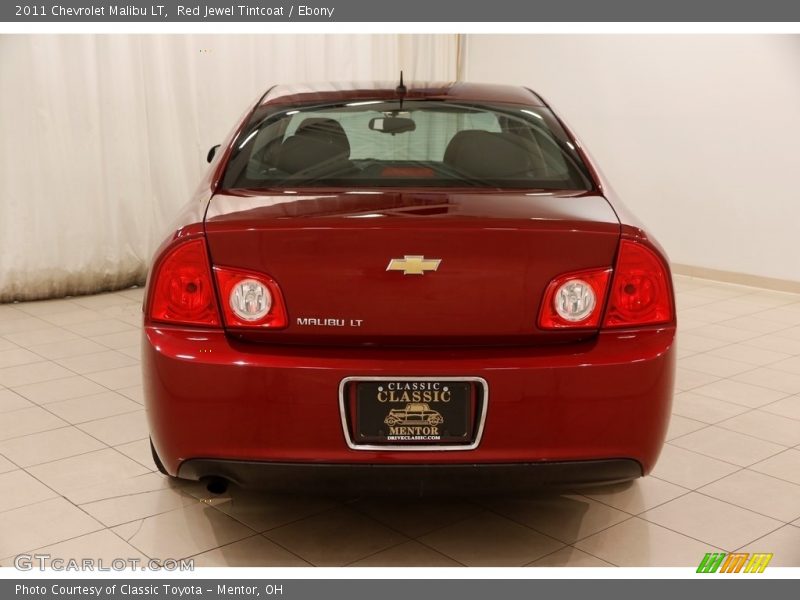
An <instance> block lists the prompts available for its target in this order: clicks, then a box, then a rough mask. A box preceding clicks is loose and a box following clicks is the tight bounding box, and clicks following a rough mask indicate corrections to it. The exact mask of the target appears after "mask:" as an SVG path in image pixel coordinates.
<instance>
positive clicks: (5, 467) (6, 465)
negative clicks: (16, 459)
mask: <svg viewBox="0 0 800 600" xmlns="http://www.w3.org/2000/svg"><path fill="white" fill-rule="evenodd" d="M17 468H18V467H17V465H15V464H14V463H12V462H11V461H10V460H8V459H7V458H6V457H5V456H2V455H0V473H8V472H9V471H14V470H16V469H17Z"/></svg>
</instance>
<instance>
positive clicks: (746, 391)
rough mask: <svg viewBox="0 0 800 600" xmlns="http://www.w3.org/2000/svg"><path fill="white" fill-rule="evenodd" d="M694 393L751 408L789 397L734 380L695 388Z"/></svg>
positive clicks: (784, 393) (724, 380) (725, 380)
mask: <svg viewBox="0 0 800 600" xmlns="http://www.w3.org/2000/svg"><path fill="white" fill-rule="evenodd" d="M692 393H694V394H700V395H702V396H708V397H709V398H716V399H717V400H724V401H725V402H732V403H733V404H740V405H742V406H747V407H750V408H758V407H759V406H763V405H765V404H769V403H770V402H775V401H776V400H780V399H781V398H784V397H786V396H787V393H786V392H779V391H777V390H772V389H769V388H766V387H762V386H759V385H751V384H749V383H743V382H741V381H735V380H733V379H720V380H719V381H715V382H714V383H710V384H708V385H703V386H700V387H698V388H695V389H693V390H692Z"/></svg>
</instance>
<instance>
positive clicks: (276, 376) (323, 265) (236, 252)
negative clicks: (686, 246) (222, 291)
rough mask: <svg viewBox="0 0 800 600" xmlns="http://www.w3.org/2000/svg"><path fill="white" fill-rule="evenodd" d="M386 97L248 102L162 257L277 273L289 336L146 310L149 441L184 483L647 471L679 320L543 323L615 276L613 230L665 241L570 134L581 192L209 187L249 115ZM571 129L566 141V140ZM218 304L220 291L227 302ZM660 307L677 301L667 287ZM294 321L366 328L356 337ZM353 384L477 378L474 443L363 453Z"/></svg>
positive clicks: (456, 92)
mask: <svg viewBox="0 0 800 600" xmlns="http://www.w3.org/2000/svg"><path fill="white" fill-rule="evenodd" d="M393 94H394V90H393V89H392V88H391V87H387V86H385V85H384V86H381V85H373V86H368V85H367V86H350V87H347V88H345V87H341V88H340V89H328V88H325V87H324V86H323V87H316V88H309V87H303V86H289V87H283V88H281V87H276V88H274V89H272V90H271V91H270V92H269V93H267V94H265V95H264V96H263V97H262V98H260V99H259V101H257V102H256V104H255V105H254V106H253V107H251V109H249V110H248V111H247V112H246V114H245V117H244V119H243V120H242V121H241V123H240V125H239V126H238V127H236V128H235V129H234V130H233V131H232V132H231V134H230V135H229V136H228V138H227V140H226V141H225V142H224V143H223V145H222V149H221V151H220V152H218V153H217V157H216V159H215V160H214V161H213V162H212V165H211V167H210V168H209V171H208V174H207V176H206V178H205V179H204V181H203V182H202V184H201V185H200V187H199V188H198V190H197V192H196V194H195V196H194V197H193V199H192V200H191V202H190V203H189V204H187V206H186V207H185V209H184V210H183V211H182V213H181V215H180V216H179V219H178V221H177V222H176V225H175V227H174V229H173V231H172V233H171V234H170V236H169V237H168V239H167V240H166V241H165V242H164V244H163V245H162V247H161V248H160V249H159V251H158V252H157V253H156V258H155V260H156V261H158V260H159V257H160V256H161V255H162V254H163V252H164V251H165V249H167V248H168V247H169V246H170V244H173V243H176V242H178V243H179V242H180V240H181V239H183V238H185V237H186V236H190V235H191V236H199V237H202V238H204V239H205V240H206V243H207V247H208V251H209V257H210V260H211V262H212V263H213V264H215V265H219V266H226V267H231V268H239V269H249V270H254V271H258V272H262V273H266V274H268V275H270V276H272V277H273V278H274V279H275V280H276V281H277V283H278V285H279V286H280V288H281V291H282V294H283V296H284V299H285V303H286V308H287V311H288V315H289V326H288V327H286V328H285V329H282V330H279V331H259V332H257V333H251V332H246V333H242V332H227V333H226V332H225V331H223V330H222V329H204V328H191V327H180V326H168V325H163V324H159V323H154V322H152V321H151V320H150V319H149V318H148V315H147V308H148V298H149V295H150V294H151V293H152V289H151V287H152V286H148V290H147V294H146V296H145V328H144V337H143V347H142V356H143V361H142V367H143V373H144V390H145V400H146V406H147V411H148V419H149V423H150V429H151V437H152V441H153V444H154V448H155V450H156V452H157V454H158V456H159V457H160V459H161V461H162V462H163V464H164V467H165V469H166V471H167V472H168V473H170V474H172V475H176V474H177V473H178V470H179V468H180V466H181V464H184V463H185V461H188V460H192V459H219V460H234V461H256V462H259V461H262V462H265V463H275V462H282V463H300V464H359V465H378V464H380V465H440V464H476V465H478V464H486V465H488V464H517V463H542V462H553V461H582V460H593V459H598V460H600V459H631V460H635V461H637V462H638V463H639V464H641V466H642V472H643V473H644V474H646V473H648V472H650V470H651V469H652V468H653V466H654V464H655V462H656V460H657V458H658V455H659V452H660V449H661V446H662V444H663V441H664V438H665V435H666V430H667V425H668V422H669V414H670V406H671V400H672V392H673V378H674V370H675V347H674V343H675V331H676V322H675V320H674V318H673V320H672V321H671V322H670V323H666V324H663V325H657V326H650V327H642V328H638V329H637V328H633V329H630V330H615V331H604V330H598V329H596V328H595V329H592V330H583V331H581V330H575V331H540V330H538V329H537V323H536V319H537V316H538V313H539V304H540V302H541V300H542V296H543V294H544V291H545V289H546V287H547V285H548V283H549V282H550V281H551V280H552V279H553V278H555V277H556V276H558V275H560V274H563V273H566V272H572V271H578V270H585V269H589V268H594V267H613V266H614V263H615V259H616V254H617V252H618V248H619V240H620V239H621V238H627V239H633V240H636V241H638V242H640V243H643V244H646V245H647V246H648V247H650V248H651V249H653V250H654V251H655V252H656V253H657V254H658V255H659V256H660V257H661V258H662V260H663V261H664V266H665V269H666V273H667V275H669V267H668V263H667V259H666V255H665V254H664V252H663V250H662V249H661V248H660V246H659V245H658V244H657V242H655V240H653V239H652V238H651V237H650V236H649V235H648V234H647V233H646V231H645V230H644V229H643V228H642V226H641V225H640V224H638V223H637V222H636V220H635V218H634V217H633V215H632V214H631V213H630V211H628V210H627V209H626V208H625V207H624V206H623V205H622V204H621V202H620V201H619V199H618V198H617V197H616V196H615V195H614V192H613V191H612V189H611V187H610V186H609V185H608V183H607V182H606V181H605V179H604V178H603V177H602V174H601V173H600V171H599V169H597V168H596V166H595V165H594V164H593V162H592V161H591V160H590V159H589V158H588V155H587V153H585V151H584V150H583V149H582V148H581V147H580V145H579V144H578V143H577V141H574V143H575V146H576V147H577V148H578V151H579V152H580V154H581V156H582V157H584V158H585V160H586V162H587V166H588V168H589V170H590V172H591V175H592V178H593V180H594V181H593V185H592V186H591V187H592V188H593V189H592V191H589V192H569V191H567V192H557V191H556V192H546V193H542V192H541V191H538V190H530V191H528V192H527V193H526V192H525V191H520V190H515V191H502V190H484V191H480V190H476V189H475V188H467V189H463V190H461V189H446V190H445V189H436V188H420V189H418V190H415V189H410V188H403V189H388V188H380V189H362V188H359V189H358V190H345V189H320V188H313V189H300V188H298V189H292V190H284V191H279V190H268V191H257V190H253V191H249V190H235V191H230V192H226V193H219V189H218V186H219V182H220V180H221V177H222V174H223V172H224V168H225V163H226V161H227V159H228V156H229V155H230V151H231V149H232V148H233V146H234V145H235V144H236V143H237V136H238V135H239V133H240V131H241V130H242V127H243V126H244V124H245V123H246V121H247V116H248V115H249V114H250V113H251V112H252V110H253V109H255V108H258V107H259V106H264V105H266V104H276V105H287V106H290V105H292V104H297V103H309V102H318V101H319V102H330V101H339V100H363V99H384V98H391V97H393V96H392V95H393ZM407 97H408V98H438V99H441V100H443V101H447V100H457V101H465V102H466V101H476V102H478V101H488V102H507V103H513V104H524V103H527V104H529V105H530V106H546V104H545V103H544V101H543V100H542V99H541V98H540V97H538V96H537V95H536V94H534V93H533V92H531V91H529V90H526V89H524V88H511V87H507V86H483V85H477V84H425V85H414V84H409V93H408V96H407ZM570 135H571V134H570ZM406 254H409V255H410V254H419V255H424V256H426V257H436V258H440V259H442V263H441V265H440V270H439V271H437V272H436V273H435V275H431V274H426V275H425V276H404V275H403V274H402V273H398V272H387V271H386V267H387V262H388V261H389V259H391V258H397V257H402V256H404V255H406ZM219 300H220V301H221V299H219ZM670 302H671V303H672V307H673V314H674V300H673V299H672V290H671V289H670ZM298 317H320V318H333V319H361V320H363V325H362V326H361V327H359V328H358V329H348V330H347V331H342V330H341V329H329V328H323V327H313V328H311V329H309V328H307V327H302V326H299V325H298V323H297V318H298ZM354 376H373V377H384V376H385V377H387V378H392V377H404V376H405V377H478V378H483V379H484V380H485V381H486V383H487V385H488V393H489V398H488V405H487V412H486V421H485V429H484V432H483V437H482V438H481V440H480V443H479V445H478V447H477V448H476V449H474V450H451V451H448V452H439V451H430V450H417V451H391V450H381V451H375V450H363V449H359V450H354V449H352V448H350V447H349V446H348V443H347V440H346V437H345V434H344V431H343V426H342V419H341V414H340V409H339V385H340V383H341V381H342V380H343V379H345V378H348V377H354Z"/></svg>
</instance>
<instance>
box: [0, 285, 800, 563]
mask: <svg viewBox="0 0 800 600" xmlns="http://www.w3.org/2000/svg"><path fill="white" fill-rule="evenodd" d="M676 285H677V288H678V304H679V318H680V329H681V333H680V338H679V339H680V341H679V357H680V358H679V369H678V377H677V390H676V397H675V404H674V415H673V418H672V424H671V427H670V431H669V441H668V443H667V445H666V446H665V448H664V452H663V454H662V457H661V459H660V462H659V464H658V466H657V467H656V469H655V472H654V474H653V475H652V476H650V477H647V478H644V479H641V480H639V481H636V482H634V483H631V484H625V485H616V486H604V487H596V488H588V489H580V490H575V491H573V492H572V493H553V492H550V493H541V494H539V495H532V496H530V497H525V498H485V499H474V498H473V499H457V500H452V499H451V500H445V499H437V500H426V501H425V503H424V510H425V515H426V518H425V519H424V520H412V521H409V520H408V519H406V518H404V517H403V515H405V514H407V513H406V509H407V508H408V503H409V502H411V503H413V502H415V501H413V500H412V501H409V500H406V501H402V502H401V504H400V506H398V504H397V502H395V501H389V502H387V500H386V499H385V498H384V499H374V498H373V499H368V498H361V499H341V500H333V499H323V498H313V497H282V496H274V495H269V494H265V493H259V492H246V491H242V490H239V489H235V488H231V489H230V490H229V491H228V492H227V493H226V494H224V495H222V496H211V495H210V494H209V493H208V492H207V491H206V490H205V489H204V488H203V487H202V486H199V485H197V484H192V483H182V484H175V483H171V482H169V481H167V480H166V479H165V478H164V477H162V476H161V475H159V474H158V473H157V472H155V471H154V467H153V464H152V462H151V460H150V452H149V447H148V443H147V427H146V425H145V419H144V410H143V407H142V390H141V386H140V380H139V365H138V361H139V358H138V357H139V350H138V343H139V333H138V327H139V310H140V308H139V307H140V302H141V290H135V289H134V290H128V291H124V292H119V293H114V294H104V295H99V296H92V297H83V298H72V299H68V300H57V301H46V302H35V303H26V304H13V305H4V306H0V490H2V493H0V532H2V535H0V564H2V565H10V564H11V563H12V557H13V556H14V555H16V554H17V553H21V552H28V551H32V550H37V551H41V552H46V553H50V554H51V555H53V556H62V557H65V558H67V557H100V558H104V559H106V560H107V561H110V560H111V559H113V558H120V557H121V558H142V557H145V556H146V557H154V558H181V557H194V558H195V564H196V565H197V566H215V565H233V566H239V565H242V566H244V565H263V566H279V565H328V566H333V565H357V566H375V565H380V566H404V565H429V566H438V565H442V566H459V565H467V566H472V565H483V566H523V565H526V566H560V565H572V566H610V565H621V566H644V565H652V566H693V565H697V564H698V562H699V560H700V558H701V557H702V556H703V554H704V553H705V552H707V551H711V550H714V549H720V550H725V551H732V550H737V549H742V550H744V551H765V552H773V553H774V554H775V558H774V559H773V562H772V565H784V566H800V295H792V294H784V293H777V292H769V291H763V290H758V289H754V288H746V287H738V286H732V285H724V284H719V283H714V282H709V281H703V280H697V279H690V278H686V277H677V278H676ZM3 557H5V558H3Z"/></svg>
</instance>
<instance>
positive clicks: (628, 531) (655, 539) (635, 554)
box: [575, 517, 714, 567]
mask: <svg viewBox="0 0 800 600" xmlns="http://www.w3.org/2000/svg"><path fill="white" fill-rule="evenodd" d="M575 546H576V547H577V548H578V549H580V550H583V551H584V552H588V553H589V554H591V555H592V556H596V557H598V558H600V559H602V560H605V561H608V562H610V563H612V564H614V565H617V566H620V567H647V566H652V565H659V566H661V567H696V566H697V565H698V564H699V563H700V560H701V559H702V558H703V556H704V555H705V553H706V552H710V551H712V552H713V551H714V548H713V547H710V546H709V544H707V543H705V542H701V541H698V540H695V539H692V538H690V537H688V536H685V535H682V534H680V533H677V532H675V531H671V530H670V529H666V528H664V527H660V526H659V525H656V524H654V523H648V522H647V521H644V520H642V519H640V518H638V517H634V518H632V519H628V520H627V521H623V522H622V523H620V524H618V525H614V526H613V527H610V528H608V529H606V530H605V531H601V532H600V533H597V534H595V535H593V536H590V537H588V538H586V539H585V540H581V541H580V542H578V543H577V544H575Z"/></svg>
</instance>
